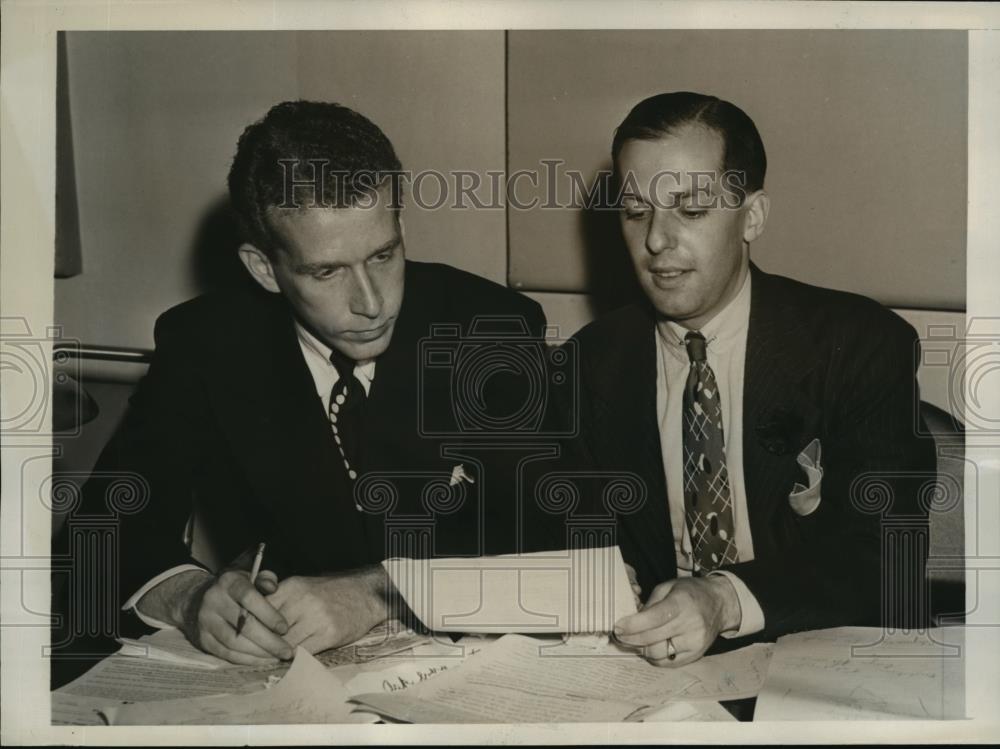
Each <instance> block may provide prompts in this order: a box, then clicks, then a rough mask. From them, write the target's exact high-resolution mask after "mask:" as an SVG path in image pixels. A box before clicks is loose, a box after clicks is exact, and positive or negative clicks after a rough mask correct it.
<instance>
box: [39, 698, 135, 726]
mask: <svg viewBox="0 0 1000 749" xmlns="http://www.w3.org/2000/svg"><path fill="white" fill-rule="evenodd" d="M115 704H120V703H115ZM108 705H109V703H108V700H107V699H104V698H101V697H81V696H79V695H76V694H67V693H66V692H53V693H52V725H54V726H104V725H107V721H106V720H105V719H104V718H103V717H101V713H100V711H101V710H103V709H104V708H106V707H108Z"/></svg>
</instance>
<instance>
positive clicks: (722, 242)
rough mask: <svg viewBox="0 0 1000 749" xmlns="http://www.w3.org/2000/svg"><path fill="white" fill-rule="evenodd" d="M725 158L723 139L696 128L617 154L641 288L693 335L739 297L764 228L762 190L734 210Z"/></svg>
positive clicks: (633, 144)
mask: <svg viewBox="0 0 1000 749" xmlns="http://www.w3.org/2000/svg"><path fill="white" fill-rule="evenodd" d="M722 161H723V140H722V137H721V136H720V135H719V134H718V133H716V132H715V131H714V130H710V129H708V128H704V127H700V126H692V125H687V126H684V127H683V128H681V129H680V130H678V131H677V132H676V134H674V135H667V136H664V137H662V138H660V139H658V140H654V141H646V140H630V141H627V142H626V143H625V145H624V146H623V147H622V150H621V151H620V152H619V155H618V175H619V177H620V179H621V180H622V182H621V184H622V185H623V187H624V188H625V189H624V190H623V193H624V194H623V207H622V211H621V224H622V234H623V235H624V238H625V243H626V245H627V246H628V250H629V255H630V256H631V258H632V264H633V265H634V267H635V271H636V275H637V276H638V279H639V284H640V285H641V286H642V289H643V291H644V292H645V294H646V296H647V297H648V298H649V300H650V301H651V302H652V304H653V306H654V307H655V308H656V310H657V311H658V312H659V313H660V314H661V315H663V316H664V317H666V318H669V319H671V320H674V321H676V322H678V323H680V324H681V325H684V326H685V327H687V328H689V329H691V330H697V329H699V328H701V327H702V326H704V325H705V323H707V322H708V321H709V320H711V319H712V318H713V317H714V316H715V315H716V313H718V312H719V311H720V310H722V309H723V308H724V307H725V306H726V304H727V303H728V302H729V301H730V300H732V299H733V297H735V296H736V294H737V293H738V292H739V290H740V287H741V286H742V284H743V280H744V278H745V277H746V273H747V269H748V267H749V254H748V248H747V246H746V244H745V241H744V240H746V241H750V240H751V239H754V238H756V236H757V235H759V233H760V229H762V228H763V220H762V219H761V220H760V221H759V226H757V224H756V223H755V222H756V220H757V219H759V218H760V214H759V212H757V213H755V215H754V216H753V217H750V209H749V206H751V205H753V204H754V201H755V200H758V199H759V198H760V196H761V195H762V193H756V194H754V196H747V197H746V199H744V201H743V204H742V205H741V206H740V207H738V208H732V207H727V205H726V203H727V201H728V203H729V205H732V204H733V198H732V195H731V194H730V195H729V196H726V195H725V194H724V188H725V187H726V182H725V181H723V178H722V174H721V171H722ZM699 173H700V174H701V176H698V175H699ZM629 175H631V176H629ZM657 175H659V176H657ZM764 201H766V197H764ZM763 211H764V213H763V216H764V217H766V205H765V206H764V208H763ZM748 217H749V218H748Z"/></svg>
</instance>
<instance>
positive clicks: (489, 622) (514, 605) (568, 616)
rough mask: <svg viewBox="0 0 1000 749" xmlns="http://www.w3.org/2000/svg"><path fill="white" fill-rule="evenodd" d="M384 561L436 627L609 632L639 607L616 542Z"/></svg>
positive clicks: (405, 595) (411, 603)
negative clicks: (564, 548)
mask: <svg viewBox="0 0 1000 749" xmlns="http://www.w3.org/2000/svg"><path fill="white" fill-rule="evenodd" d="M382 564H383V566H384V567H385V569H386V571H387V572H388V574H389V576H390V577H391V579H392V581H393V583H394V584H395V586H396V588H397V589H398V590H399V592H400V594H401V595H402V596H403V598H404V599H405V601H406V603H407V605H409V607H410V609H411V610H412V611H413V613H414V614H415V615H416V616H417V617H418V618H419V619H420V621H422V622H423V623H424V624H425V625H427V627H428V628H429V629H432V630H435V631H438V632H496V633H503V632H523V633H532V634H535V633H545V632H609V631H611V629H613V626H614V623H615V621H617V620H618V619H620V618H621V617H623V616H626V615H628V614H632V613H635V611H636V604H635V598H634V596H633V594H632V590H631V588H630V586H629V581H628V574H627V573H626V571H625V564H624V561H623V560H622V556H621V551H620V550H619V549H618V547H617V546H612V547H605V548H598V549H572V550H567V551H551V552H540V553H534V554H506V555H502V556H495V557H475V558H454V559H399V558H396V559H389V560H386V561H385V562H383V563H382Z"/></svg>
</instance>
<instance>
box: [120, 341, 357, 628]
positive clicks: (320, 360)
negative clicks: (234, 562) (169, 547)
mask: <svg viewBox="0 0 1000 749" xmlns="http://www.w3.org/2000/svg"><path fill="white" fill-rule="evenodd" d="M295 332H296V333H297V334H298V338H299V348H301V349H302V356H303V358H304V359H305V361H306V366H307V367H308V368H309V374H311V375H312V378H313V382H315V383H316V394H317V395H318V396H319V399H320V402H321V403H322V404H323V413H328V412H329V409H330V393H332V392H333V386H334V385H336V384H337V380H339V379H340V374H339V373H338V372H337V368H336V367H335V366H333V362H331V361H330V354H331V353H332V349H331V348H330V347H329V346H327V345H326V344H325V343H323V342H322V341H320V340H319V339H318V338H316V336H314V335H313V334H312V333H310V332H309V331H308V330H306V329H305V328H303V327H302V326H301V325H299V324H298V323H297V322H296V323H295ZM354 376H355V377H357V378H358V381H359V382H360V383H361V386H362V387H363V388H364V389H365V395H367V394H368V393H369V392H370V391H371V386H372V382H373V380H374V379H375V360H374V359H371V360H368V361H363V362H358V363H357V365H356V366H355V367H354ZM190 536H191V520H189V521H188V527H187V528H185V530H184V541H185V543H188V544H190V540H191V539H190ZM188 570H204V568H203V567H199V566H197V565H195V564H179V565H177V566H176V567H171V568H170V569H168V570H166V571H164V572H161V573H160V574H159V575H157V576H156V577H154V578H153V579H152V580H150V581H149V582H147V583H146V584H145V585H143V586H142V587H141V588H139V590H137V591H136V592H135V594H134V595H133V596H132V597H131V598H129V599H128V600H127V601H126V602H125V604H124V605H123V606H122V610H123V611H128V610H129V609H132V610H134V611H135V614H136V616H138V617H139V618H140V619H141V620H142V621H143V622H145V623H146V624H148V625H149V626H150V627H159V628H160V629H172V628H173V625H171V624H167V623H165V622H162V621H160V620H159V619H154V618H153V617H151V616H146V615H145V614H143V613H142V612H141V611H139V609H137V608H135V605H136V604H137V603H138V602H139V599H141V598H142V597H143V596H144V595H146V593H148V592H149V591H150V590H152V589H153V588H155V587H156V586H157V585H159V584H160V583H161V582H163V581H164V580H166V579H167V578H169V577H173V576H174V575H177V574H179V573H181V572H186V571H188Z"/></svg>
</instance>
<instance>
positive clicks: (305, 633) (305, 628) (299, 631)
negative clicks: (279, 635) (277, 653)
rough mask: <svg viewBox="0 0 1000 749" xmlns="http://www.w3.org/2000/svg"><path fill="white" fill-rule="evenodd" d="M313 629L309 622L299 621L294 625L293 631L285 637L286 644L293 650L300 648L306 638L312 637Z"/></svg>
mask: <svg viewBox="0 0 1000 749" xmlns="http://www.w3.org/2000/svg"><path fill="white" fill-rule="evenodd" d="M312 634H313V627H311V626H310V625H309V623H308V622H307V621H302V620H300V621H297V622H295V624H293V625H292V627H291V629H289V630H288V634H287V635H285V642H287V643H288V644H289V645H290V646H291V647H292V649H293V650H294V649H295V648H297V647H299V646H300V645H301V644H302V643H303V642H305V640H306V638H308V637H310V636H312Z"/></svg>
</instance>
